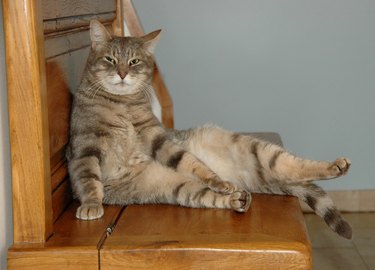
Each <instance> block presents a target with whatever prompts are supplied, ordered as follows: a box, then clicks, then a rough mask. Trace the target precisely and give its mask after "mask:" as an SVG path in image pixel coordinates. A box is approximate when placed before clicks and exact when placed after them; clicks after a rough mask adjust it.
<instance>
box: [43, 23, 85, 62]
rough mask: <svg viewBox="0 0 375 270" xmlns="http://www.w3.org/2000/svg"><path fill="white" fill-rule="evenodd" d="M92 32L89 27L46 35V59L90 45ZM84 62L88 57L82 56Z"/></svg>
mask: <svg viewBox="0 0 375 270" xmlns="http://www.w3.org/2000/svg"><path fill="white" fill-rule="evenodd" d="M90 44H91V42H90V32H89V30H88V29H81V28H79V29H74V30H72V31H68V32H57V33H50V34H49V35H46V36H45V42H44V51H45V57H46V59H47V60H48V59H51V58H54V57H56V56H59V55H62V54H67V53H70V52H73V51H76V50H79V49H82V48H85V47H89V46H90ZM82 60H83V62H86V59H84V58H82Z"/></svg>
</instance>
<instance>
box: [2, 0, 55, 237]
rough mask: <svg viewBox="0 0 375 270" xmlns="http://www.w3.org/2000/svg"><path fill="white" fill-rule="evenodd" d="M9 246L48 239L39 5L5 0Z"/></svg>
mask: <svg viewBox="0 0 375 270" xmlns="http://www.w3.org/2000/svg"><path fill="white" fill-rule="evenodd" d="M3 10H4V30H5V37H6V38H5V46H6V63H7V79H8V102H9V124H10V143H11V159H12V183H13V223H14V243H22V242H28V243H38V242H44V241H46V239H47V238H48V237H49V236H50V235H51V233H52V207H51V180H50V161H49V136H48V116H47V115H48V114H47V108H48V106H47V91H46V77H45V63H44V61H45V60H44V47H43V22H42V9H41V3H40V1H38V0H35V1H34V0H18V1H14V0H4V1H3Z"/></svg>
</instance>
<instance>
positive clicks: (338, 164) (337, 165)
mask: <svg viewBox="0 0 375 270" xmlns="http://www.w3.org/2000/svg"><path fill="white" fill-rule="evenodd" d="M350 165H351V162H350V160H349V159H348V158H344V157H342V158H338V159H336V160H335V161H334V162H332V164H331V166H330V168H329V169H330V171H331V172H332V173H333V176H334V177H338V176H342V175H345V174H347V173H348V171H349V168H350Z"/></svg>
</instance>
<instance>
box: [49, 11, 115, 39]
mask: <svg viewBox="0 0 375 270" xmlns="http://www.w3.org/2000/svg"><path fill="white" fill-rule="evenodd" d="M115 18H116V12H110V13H103V14H94V15H85V16H77V17H67V18H62V19H59V20H51V21H44V33H46V34H49V33H51V32H56V31H66V30H71V29H74V28H80V27H86V28H87V26H88V25H89V22H90V20H94V19H95V20H98V21H101V22H103V23H105V22H109V23H112V21H113V20H114V19H115Z"/></svg>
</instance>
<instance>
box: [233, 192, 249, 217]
mask: <svg viewBox="0 0 375 270" xmlns="http://www.w3.org/2000/svg"><path fill="white" fill-rule="evenodd" d="M250 203H251V195H250V193H249V192H247V191H244V190H242V191H235V192H233V193H232V194H231V198H230V205H231V207H232V209H233V210H234V211H236V212H241V213H243V212H246V211H247V210H248V209H249V207H250Z"/></svg>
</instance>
